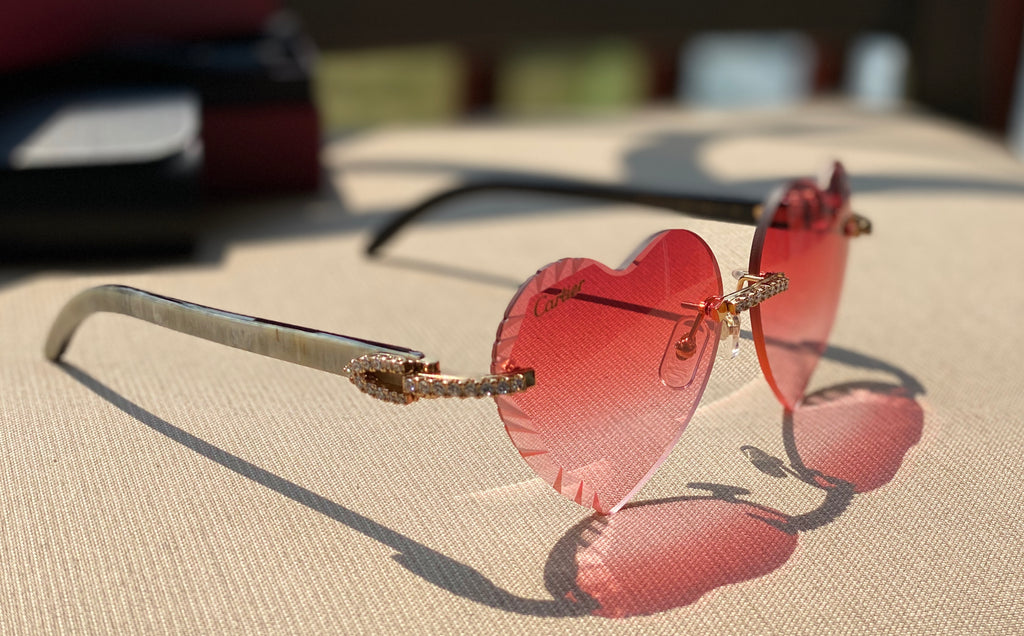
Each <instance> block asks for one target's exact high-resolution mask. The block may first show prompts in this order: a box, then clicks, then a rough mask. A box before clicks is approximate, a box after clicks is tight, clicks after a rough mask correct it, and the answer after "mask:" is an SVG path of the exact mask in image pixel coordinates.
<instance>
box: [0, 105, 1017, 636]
mask: <svg viewBox="0 0 1024 636" xmlns="http://www.w3.org/2000/svg"><path fill="white" fill-rule="evenodd" d="M834 157H838V158H841V159H843V160H844V162H845V163H846V165H847V167H848V169H849V171H850V173H851V175H852V177H853V186H854V199H853V202H854V208H855V209H857V210H858V211H861V212H862V213H864V214H866V215H867V216H869V217H870V218H871V219H872V220H873V221H874V225H875V233H874V235H873V236H870V237H865V238H860V239H857V240H856V241H854V242H853V244H852V246H851V257H850V263H849V269H848V271H847V278H846V286H845V292H844V299H843V304H842V307H841V310H840V316H839V318H838V321H837V324H836V326H835V329H834V332H833V337H832V343H833V345H834V347H833V348H832V349H831V350H830V351H829V352H828V354H827V356H826V359H825V360H823V362H822V363H821V365H820V368H819V370H818V372H817V374H816V375H815V378H814V379H813V381H812V391H814V392H816V394H817V397H816V406H815V407H814V408H813V409H808V411H806V412H805V413H804V414H801V413H800V412H798V413H797V414H796V416H794V419H793V420H792V421H788V420H787V418H786V417H785V416H784V414H783V411H782V408H781V407H780V405H779V404H778V402H777V401H776V400H775V398H774V397H773V395H772V393H771V391H770V389H769V387H768V385H767V384H766V383H765V381H764V380H763V379H762V378H761V377H760V372H759V370H758V367H757V362H756V356H755V351H754V347H753V344H752V343H751V342H750V341H749V340H745V341H743V342H742V347H741V348H742V351H741V354H740V356H739V357H737V358H736V359H729V358H728V357H727V356H720V358H719V359H718V360H717V362H716V368H715V372H714V374H713V377H712V380H711V383H710V385H709V387H708V391H707V394H706V395H705V397H704V400H703V402H702V404H701V406H700V407H699V408H698V410H697V413H696V415H695V417H694V419H693V421H692V422H691V423H690V425H689V428H688V429H687V432H686V434H685V435H684V436H683V438H682V441H681V442H680V444H679V445H678V446H677V448H676V449H675V451H674V452H673V454H672V455H671V456H670V458H669V459H668V461H667V462H666V463H665V464H664V466H663V467H662V468H661V470H660V471H659V472H658V473H657V474H656V475H655V477H654V478H653V479H652V480H651V481H650V482H649V484H648V485H647V486H646V487H645V488H644V489H643V490H642V491H641V493H640V495H639V496H638V498H637V500H638V501H640V502H645V501H646V502H656V503H653V504H649V505H641V506H636V507H634V508H627V509H626V510H624V511H623V512H621V513H619V514H618V515H615V516H613V517H611V519H610V520H609V519H602V518H599V517H595V516H591V515H588V513H587V511H586V510H584V509H582V508H580V507H578V506H576V505H575V504H573V503H572V502H570V501H568V500H566V499H564V498H562V497H559V496H558V495H556V494H555V493H554V492H553V491H552V489H551V488H549V487H548V486H547V485H545V484H544V483H542V482H541V481H540V480H539V479H538V478H536V477H535V476H534V475H533V473H532V472H531V471H530V470H529V468H528V467H527V466H526V464H525V463H524V462H523V461H522V460H521V459H520V457H519V456H518V455H517V453H516V452H515V450H514V448H513V447H512V445H511V443H510V442H509V440H508V438H507V436H506V434H505V433H504V431H503V428H502V424H501V421H500V420H499V418H498V416H497V414H496V412H495V407H494V404H493V402H491V401H485V400H480V401H470V400H465V401H460V400H443V401H442V400H438V401H431V402H421V403H417V404H413V405H411V406H408V407H396V406H392V405H388V404H383V403H378V402H376V401H374V400H372V399H370V398H368V397H367V396H365V395H363V394H361V393H359V392H358V391H357V390H356V389H355V388H354V387H353V386H351V385H350V383H349V382H348V381H347V380H346V379H344V378H340V377H336V376H331V375H328V374H324V373H319V372H316V371H312V370H308V369H304V368H300V367H295V366H292V365H288V364H285V363H281V362H277V361H274V360H270V359H266V358H261V357H259V356H255V355H252V354H247V353H243V352H240V351H236V350H232V349H229V348H227V347H223V346H219V345H215V344H211V343H207V342H203V341H199V340H195V339H193V338H189V337H187V336H184V335H181V334H177V333H173V332H170V331H167V330H163V329H160V328H158V327H155V326H152V325H148V324H145V323H142V322H139V321H134V320H132V319H129V318H124V317H120V316H112V315H100V316H96V317H93V318H91V319H90V320H89V321H87V322H86V323H85V325H84V326H83V328H82V329H81V331H80V332H79V333H78V335H77V336H76V338H75V340H74V341H73V342H72V345H71V348H70V349H69V353H68V356H67V361H68V362H67V365H66V366H59V365H55V364H53V363H50V362H47V361H45V360H44V359H43V356H42V352H41V350H42V344H43V340H44V338H45V335H46V332H47V329H48V327H49V324H50V322H51V321H52V319H53V318H54V317H55V315H56V313H57V312H58V310H59V309H60V307H61V306H62V304H63V303H64V302H65V301H66V300H68V299H69V298H70V297H71V296H72V295H73V294H74V293H76V292H77V291H79V290H81V289H84V288H86V287H88V286H91V285H95V284H100V283H110V282H118V283H124V284H130V285H134V286H138V287H142V288H144V289H147V290H151V291H154V292H157V293H161V294H165V295H169V296H173V297H178V298H184V299H188V300H192V301H194V302H198V303H203V304H207V305H212V306H215V307H219V308H223V309H228V310H232V311H237V312H241V313H248V314H252V315H257V316H262V317H267V318H272V319H275V320H279V321H285V322H291V323H296V324H300V325H306V326H310V327H315V328H319V329H324V330H328V331H335V332H339V333H343V334H346V335H352V336H358V337H363V338H369V339H375V340H380V341H384V342H388V343H393V344H398V345H405V346H409V347H413V348H417V349H419V350H421V351H425V352H427V353H428V354H430V355H431V356H433V357H436V358H437V359H440V360H441V362H442V367H443V368H444V369H445V370H447V371H451V372H465V373H481V372H485V371H486V369H487V366H488V363H489V356H490V349H491V344H492V341H493V337H494V332H495V328H496V327H497V324H498V322H499V320H500V319H501V316H502V313H503V311H504V308H505V306H506V304H507V303H508V301H509V299H510V298H511V297H512V294H513V293H514V291H515V289H516V287H517V285H518V284H519V283H520V282H521V281H522V280H524V279H525V278H526V277H528V276H529V275H530V274H531V273H533V271H535V270H536V269H537V268H538V267H540V266H542V265H544V264H546V263H548V262H550V261H553V260H555V259H557V258H561V257H565V256H587V257H591V258H595V259H598V260H601V261H603V262H605V263H607V264H609V265H613V266H618V265H619V264H620V263H621V262H622V260H623V258H625V257H626V256H627V255H629V254H630V253H631V252H632V251H633V250H634V248H635V247H637V246H638V245H639V244H640V243H641V242H642V241H643V240H644V238H645V237H647V236H649V235H650V234H652V233H653V232H655V231H658V230H660V229H664V228H668V227H687V228H690V229H693V230H695V231H696V232H698V233H699V234H701V236H703V237H704V238H705V239H706V240H707V241H708V243H709V244H710V245H711V247H712V249H713V250H714V251H715V253H716V255H717V257H718V259H719V262H720V264H721V268H722V270H723V272H728V271H730V270H731V269H734V268H739V267H744V266H745V264H746V259H747V254H748V251H749V246H750V240H751V237H752V233H753V228H750V227H745V226H737V225H729V224H723V223H714V222H709V221H694V220H691V219H687V218H685V217H681V216H676V215H672V214H669V213H665V212H659V211H655V210H649V209H644V208H639V207H635V206H627V205H614V206H598V205H592V204H589V203H581V202H578V201H568V200H565V199H558V198H550V197H549V198H544V197H533V196H525V195H521V194H520V195H503V196H487V197H485V196H477V197H472V198H467V199H466V200H464V201H460V202H453V203H452V204H451V205H449V206H447V208H446V211H445V213H444V214H440V215H438V217H437V218H436V219H435V220H432V221H429V222H424V223H421V224H417V225H414V226H412V227H410V228H409V230H408V231H406V232H403V233H402V234H401V235H400V236H399V237H398V239H397V240H396V241H395V243H394V244H392V245H389V246H388V247H387V248H386V255H385V256H384V257H382V258H380V259H376V260H371V259H367V258H365V257H364V256H363V254H362V252H361V249H362V247H363V246H364V245H365V243H366V241H367V240H368V237H369V230H370V229H371V228H373V227H377V226H379V225H380V224H381V223H382V222H383V220H384V219H385V218H386V217H387V215H388V214H390V213H392V212H394V211H395V210H398V209H400V208H401V207H403V206H406V205H409V204H411V203H413V202H415V201H417V200H419V199H420V198H422V197H423V196H425V195H428V194H430V193H433V192H435V191H437V190H439V189H440V188H442V187H444V186H445V185H448V184H451V183H455V182H457V181H459V180H460V179H462V178H465V177H467V176H472V175H474V174H477V173H487V172H490V171H501V172H510V173H514V174H522V173H525V174H536V173H540V174H547V175H561V176H578V177H586V178H588V179H593V180H604V181H611V182H629V183H632V184H637V185H644V186H650V187H657V188H659V189H668V190H686V189H696V190H698V191H704V192H717V193H722V194H737V195H752V196H755V197H760V196H763V195H766V194H767V192H768V191H769V190H770V189H771V187H772V186H773V184H777V183H780V182H782V181H783V180H785V179H787V178H790V177H794V176H800V175H807V174H810V173H813V172H814V171H816V170H817V169H818V168H819V167H820V166H822V165H823V164H824V163H825V162H826V161H827V160H829V159H831V158H834ZM323 159H324V165H325V168H326V171H327V175H328V177H327V179H328V181H329V185H330V187H329V188H328V189H327V190H328V191H327V192H326V193H325V194H324V195H323V196H321V197H315V198H311V199H307V200H289V201H277V202H271V203H261V204H258V205H249V206H245V207H242V208H240V209H239V210H237V217H238V218H239V219H242V220H245V221H247V222H246V223H244V224H242V223H241V222H233V223H226V224H221V225H220V227H219V229H211V230H210V232H209V233H208V234H207V235H205V236H204V238H203V241H202V245H201V249H200V254H199V255H198V257H197V258H196V259H194V260H192V261H189V262H184V263H180V262H179V263H167V264H155V265H148V266H145V267H138V268H126V269H123V270H102V271H101V270H89V271H53V270H39V269H34V268H31V267H20V268H17V269H14V268H4V269H0V343H2V346H0V387H2V391H3V393H2V401H0V447H2V449H3V463H2V472H0V492H2V501H3V504H2V505H3V519H2V525H0V559H2V566H0V595H2V596H0V632H3V633H33V632H44V631H67V632H86V633H110V632H121V633H124V632H133V633H134V632H156V633H163V632H176V633H180V632H199V633H220V632H234V633H255V632H276V633H308V632H340V633H417V632H432V633H460V634H461V633H479V634H498V633H509V632H512V631H515V632H544V633H604V632H623V633H644V634H647V633H652V634H653V633H704V632H708V633H744V634H745V633H751V632H756V633H780V634H812V633H872V634H875V633H920V634H934V633H965V632H972V633H992V634H1005V633H1021V632H1024V516H1022V513H1021V507H1022V504H1024V495H1022V492H1024V489H1022V479H1024V478H1022V468H1024V422H1022V420H1024V416H1022V410H1024V399H1022V397H1021V396H1022V394H1024V389H1022V380H1024V371H1022V367H1021V357H1022V354H1024V336H1022V329H1021V328H1020V324H1021V321H1022V316H1024V292H1022V291H1021V290H1022V288H1021V285H1020V282H1019V280H1018V278H1019V274H1020V272H1021V270H1022V266H1024V256H1022V251H1024V243H1022V241H1024V166H1022V165H1021V164H1020V163H1018V162H1017V161H1015V160H1013V159H1012V158H1011V157H1010V156H1009V155H1008V154H1007V153H1006V152H1005V151H1004V150H1003V149H1002V148H1001V147H1000V146H999V145H998V144H997V143H996V142H995V141H993V140H990V139H987V138H985V137H983V136H980V135H978V134H976V133H974V132H972V131H970V130H966V129H963V128H960V127H958V126H956V125H953V124H950V123H948V122H945V121H942V120H937V119H933V118H930V117H928V116H926V115H922V114H915V113H901V114H871V113H858V112H855V111H853V110H850V109H848V108H846V107H845V106H843V105H839V104H818V105H814V106H808V107H805V108H801V109H798V110H794V111H786V112H779V113H760V114H750V113H727V114H703V113H693V112H686V111H659V112H647V113H642V114H636V115H632V116H629V117H620V118H611V119H606V120H589V121H564V122H562V121H559V122H542V123H516V124H511V123H479V124H467V125H459V126H445V127H435V128H409V129H398V128H392V129H380V130H372V131H367V132H363V133H359V134H355V135H351V136H348V137H343V138H339V139H336V140H332V141H330V142H329V143H327V144H326V147H325V150H324V155H323ZM787 445H789V446H793V445H795V446H796V450H797V452H798V453H799V456H800V457H801V458H802V461H804V462H806V463H807V465H808V466H810V467H812V468H815V469H817V470H819V471H820V472H821V473H823V474H824V475H825V476H826V477H840V478H843V479H852V478H851V477H848V475H856V479H855V480H854V481H856V483H857V485H858V488H857V492H850V491H846V492H845V493H843V492H838V491H836V490H835V487H834V486H835V483H838V482H835V481H833V482H830V483H831V485H830V483H829V482H824V485H823V486H821V487H815V486H813V485H811V484H808V483H807V482H805V481H801V480H799V479H797V478H795V477H793V476H792V475H790V476H788V477H772V476H770V475H769V474H767V473H765V472H761V471H759V470H758V469H757V468H756V467H755V466H754V465H752V463H751V461H750V460H748V458H747V455H746V454H744V453H743V452H741V450H740V449H741V447H749V446H752V447H756V449H758V451H760V452H761V453H762V456H764V457H776V458H779V462H780V463H783V464H786V465H791V464H792V461H791V460H792V457H788V456H787ZM769 472H770V471H769ZM783 474H785V472H784V471H783ZM699 484H718V486H713V487H712V486H705V487H704V489H701V488H699V487H695V485H699ZM737 488H742V489H745V493H746V494H736V493H739V492H740V491H738V490H735V489H737ZM714 493H717V495H714V496H715V497H717V498H710V499H709V498H708V497H709V496H711V495H713V494H714ZM701 497H703V498H701ZM742 502H750V503H746V504H745V503H742ZM753 504H756V505H757V506H756V507H755V506H754V505H753ZM769 509H770V510H769ZM756 515H760V516H762V517H764V518H769V519H771V520H774V521H776V525H772V524H770V523H768V522H766V521H764V520H763V519H758V518H757V516H756ZM782 522H785V523H782ZM780 525H781V526H784V527H785V528H786V529H788V530H789V532H785V531H783V530H780V529H779V527H780ZM581 581H582V582H583V583H580V582H581ZM574 586H575V587H576V588H580V589H582V588H581V586H584V587H585V589H586V590H587V591H589V592H591V593H593V594H594V595H596V597H600V599H602V602H601V603H600V605H596V604H589V605H588V604H587V603H584V602H576V603H573V602H572V599H574V598H575V599H576V600H577V601H580V596H579V595H578V594H575V593H572V592H570V598H569V599H568V600H567V599H565V598H564V595H565V594H566V592H569V591H570V590H572V589H573V588H574Z"/></svg>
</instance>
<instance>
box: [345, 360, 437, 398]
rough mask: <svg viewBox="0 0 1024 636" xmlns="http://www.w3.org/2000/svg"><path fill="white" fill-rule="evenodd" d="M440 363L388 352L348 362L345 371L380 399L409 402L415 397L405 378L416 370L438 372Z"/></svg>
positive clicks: (353, 381)
mask: <svg viewBox="0 0 1024 636" xmlns="http://www.w3.org/2000/svg"><path fill="white" fill-rule="evenodd" d="M440 370H441V368H440V365H439V364H438V363H437V362H432V361H423V360H412V359H410V358H403V357H402V356H397V355H392V354H388V353H368V354H366V355H363V356H359V357H358V358H356V359H355V360H353V361H352V362H349V363H348V365H347V366H346V367H345V369H344V374H345V375H347V376H348V377H349V380H351V381H352V384H354V385H356V387H357V388H358V389H359V390H360V391H362V392H363V393H366V394H367V395H371V396H373V397H375V398H377V399H378V400H384V401H385V402H392V403H394V404H409V403H410V402H413V401H415V400H416V396H414V395H412V394H410V393H408V392H406V391H405V380H406V379H407V378H409V377H415V374H417V373H438V372H440Z"/></svg>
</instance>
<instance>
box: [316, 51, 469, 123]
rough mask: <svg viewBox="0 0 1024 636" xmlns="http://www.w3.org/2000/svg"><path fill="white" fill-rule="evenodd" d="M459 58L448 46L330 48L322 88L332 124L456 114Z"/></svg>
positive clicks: (320, 75)
mask: <svg viewBox="0 0 1024 636" xmlns="http://www.w3.org/2000/svg"><path fill="white" fill-rule="evenodd" d="M459 68H460V66H459V59H458V54H457V52H456V51H455V50H454V49H453V48H451V47H448V46H441V45H435V46H417V47H403V48H393V49H381V50H369V51H346V52H331V51H324V52H322V53H321V55H320V58H319V60H318V61H317V69H316V92H317V102H318V104H319V106H320V111H321V116H322V118H323V122H324V128H325V129H326V130H334V129H338V128H347V127H352V126H365V125H368V124H378V123H383V122H392V121H429V120H439V119H447V118H451V117H453V116H455V115H456V114H457V110H458V107H459V105H458V101H459V75H460V71H459Z"/></svg>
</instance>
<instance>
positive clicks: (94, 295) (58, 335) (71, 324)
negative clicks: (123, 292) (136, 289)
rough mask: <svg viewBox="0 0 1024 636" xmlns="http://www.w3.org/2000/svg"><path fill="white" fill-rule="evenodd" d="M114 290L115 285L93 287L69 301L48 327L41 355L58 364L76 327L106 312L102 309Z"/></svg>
mask: <svg viewBox="0 0 1024 636" xmlns="http://www.w3.org/2000/svg"><path fill="white" fill-rule="evenodd" d="M116 290H117V286H115V285H106V286H103V287H93V288H92V289H87V290H85V291H83V292H80V293H79V294H78V295H76V296H75V297H74V298H72V299H71V300H69V301H68V302H67V304H65V305H64V307H63V308H62V309H61V310H60V313H59V314H57V318H56V320H54V321H53V325H52V326H51V327H50V333H49V334H48V335H47V336H46V344H44V345H43V355H44V356H46V358H47V359H48V360H52V361H53V362H59V361H60V359H61V356H63V355H64V352H65V351H66V350H67V348H68V344H70V342H71V338H72V336H74V335H75V331H76V330H77V329H78V326H79V325H80V324H82V321H84V320H85V319H86V318H88V317H89V315H90V314H92V313H95V312H97V311H107V310H105V309H103V307H105V306H107V305H109V304H110V302H111V299H112V297H113V296H114V295H116V293H117V291H116Z"/></svg>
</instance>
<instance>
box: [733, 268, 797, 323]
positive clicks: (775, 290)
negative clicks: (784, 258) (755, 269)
mask: <svg viewBox="0 0 1024 636" xmlns="http://www.w3.org/2000/svg"><path fill="white" fill-rule="evenodd" d="M742 280H747V281H751V282H750V284H749V285H747V286H746V287H744V288H742V289H739V290H737V291H735V292H733V293H731V294H728V295H726V296H723V297H722V300H721V302H719V303H718V306H717V307H716V309H717V311H716V312H715V313H716V314H717V317H718V318H721V317H722V316H724V315H725V314H732V315H734V316H735V315H736V314H738V313H740V312H743V311H747V310H748V309H750V308H751V307H753V306H754V305H757V304H758V303H761V302H764V301H765V300H768V299H769V298H771V297H772V296H775V295H776V294H781V293H782V292H784V291H786V290H787V289H789V279H788V278H786V275H785V274H783V273H781V272H779V273H774V274H765V275H764V276H761V277H754V276H745V277H744V278H743V279H741V284H742Z"/></svg>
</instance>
